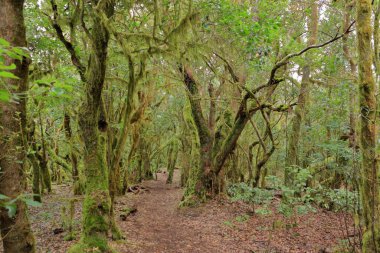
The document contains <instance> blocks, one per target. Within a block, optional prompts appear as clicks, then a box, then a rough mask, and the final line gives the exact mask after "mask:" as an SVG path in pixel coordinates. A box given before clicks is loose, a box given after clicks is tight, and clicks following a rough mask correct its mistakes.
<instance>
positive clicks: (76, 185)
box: [63, 113, 82, 195]
mask: <svg viewBox="0 0 380 253" xmlns="http://www.w3.org/2000/svg"><path fill="white" fill-rule="evenodd" d="M63 126H64V128H65V136H66V139H67V141H68V142H69V145H70V161H71V166H72V168H71V169H72V177H73V191H74V195H81V194H82V190H81V189H82V187H81V183H80V180H79V170H78V157H77V154H76V152H75V150H74V146H73V138H72V137H73V136H72V135H73V134H72V130H71V118H70V115H68V114H67V113H65V115H64V119H63Z"/></svg>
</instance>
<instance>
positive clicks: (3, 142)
mask: <svg viewBox="0 0 380 253" xmlns="http://www.w3.org/2000/svg"><path fill="white" fill-rule="evenodd" d="M23 5H24V1H23V0H2V1H1V7H0V17H1V22H0V38H4V39H5V40H8V41H9V42H10V43H11V45H12V46H17V47H26V35H25V26H24V16H23ZM6 61H7V64H11V63H14V64H16V69H15V70H14V72H13V73H14V74H15V75H16V76H18V77H19V79H17V80H16V79H14V80H8V79H6V80H5V81H6V82H7V84H9V89H10V90H11V92H12V93H14V94H18V98H19V99H18V100H19V101H18V103H15V102H12V103H2V102H0V137H1V138H0V168H1V178H0V193H1V194H4V195H6V196H8V197H10V198H16V197H18V196H19V195H20V194H22V193H23V191H24V188H23V185H24V181H25V173H24V164H23V162H25V146H26V136H25V135H26V131H25V130H26V98H25V92H26V91H27V88H28V67H29V60H28V59H26V58H25V57H24V58H23V60H22V61H19V60H12V59H9V58H7V59H6ZM20 147H24V148H20ZM0 229H1V236H2V239H3V248H4V252H17V253H18V252H20V253H24V252H35V251H36V250H35V241H34V237H33V234H32V231H31V229H30V224H29V220H28V216H27V213H26V205H25V203H24V202H22V201H17V212H16V214H15V216H14V217H9V216H8V213H7V210H5V209H3V208H2V209H1V211H0Z"/></svg>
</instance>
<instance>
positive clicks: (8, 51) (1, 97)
mask: <svg viewBox="0 0 380 253" xmlns="http://www.w3.org/2000/svg"><path fill="white" fill-rule="evenodd" d="M26 52H27V51H26V49H24V48H18V47H12V46H11V45H10V43H9V42H8V41H6V40H4V39H2V38H0V102H1V101H3V102H9V101H10V100H11V99H12V96H15V95H14V94H12V91H11V89H12V87H10V86H9V84H8V83H7V80H8V79H18V77H17V76H15V75H14V74H13V73H12V72H10V71H12V70H15V69H16V65H15V64H13V63H12V64H10V65H6V63H5V58H6V57H9V58H11V59H15V60H19V61H21V60H22V58H23V57H27V58H29V55H28V54H27V53H26Z"/></svg>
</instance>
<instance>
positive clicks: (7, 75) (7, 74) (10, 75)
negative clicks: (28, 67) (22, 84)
mask: <svg viewBox="0 0 380 253" xmlns="http://www.w3.org/2000/svg"><path fill="white" fill-rule="evenodd" d="M0 77H4V78H13V79H19V78H18V77H17V76H15V75H14V74H13V73H11V72H7V71H0Z"/></svg>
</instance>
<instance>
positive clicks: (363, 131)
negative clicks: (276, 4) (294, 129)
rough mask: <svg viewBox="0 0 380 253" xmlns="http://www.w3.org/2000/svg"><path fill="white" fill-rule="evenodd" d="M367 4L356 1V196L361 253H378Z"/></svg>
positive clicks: (363, 0) (373, 101)
mask: <svg viewBox="0 0 380 253" xmlns="http://www.w3.org/2000/svg"><path fill="white" fill-rule="evenodd" d="M371 2H372V1H371V0H357V2H356V3H357V6H356V7H357V18H356V21H357V36H358V53H359V64H358V66H359V94H360V115H361V118H360V122H361V128H360V140H361V151H362V166H361V179H360V196H361V200H362V205H363V213H362V217H361V218H362V222H363V223H364V224H363V225H364V234H363V242H362V251H363V252H364V253H367V252H368V253H369V252H371V253H373V252H380V221H379V188H378V163H377V160H378V158H377V156H376V141H377V134H376V97H375V92H376V86H375V80H374V77H373V71H372V63H373V61H372V60H373V59H372V52H373V51H372V45H371V40H372V27H371V15H372V6H371Z"/></svg>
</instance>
